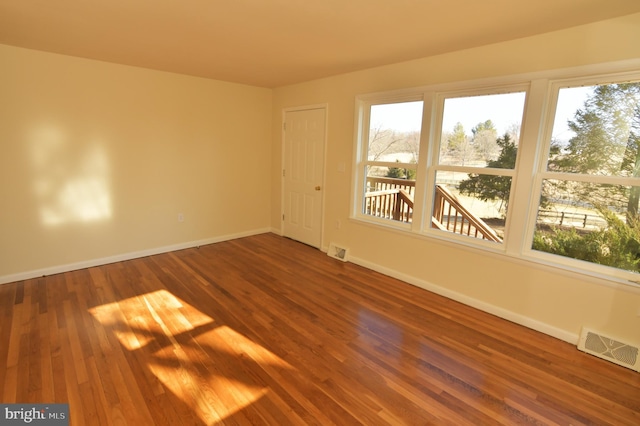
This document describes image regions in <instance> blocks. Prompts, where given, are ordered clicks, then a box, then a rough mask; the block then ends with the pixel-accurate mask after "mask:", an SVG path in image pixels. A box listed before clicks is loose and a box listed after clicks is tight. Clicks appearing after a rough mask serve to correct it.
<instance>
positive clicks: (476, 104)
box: [352, 62, 640, 285]
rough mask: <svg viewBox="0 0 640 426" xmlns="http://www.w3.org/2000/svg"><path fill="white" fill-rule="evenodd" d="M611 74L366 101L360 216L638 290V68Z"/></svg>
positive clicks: (360, 109) (507, 81)
mask: <svg viewBox="0 0 640 426" xmlns="http://www.w3.org/2000/svg"><path fill="white" fill-rule="evenodd" d="M639 64H640V62H639ZM627 68H628V66H627ZM598 69H599V70H602V68H598ZM611 69H612V70H613V71H615V70H614V66H613V65H612V66H611ZM587 71H588V70H587ZM613 71H612V73H611V74H608V75H604V74H602V75H597V76H589V75H588V74H587V73H586V72H585V71H584V69H583V70H577V71H576V70H565V71H561V72H560V71H559V72H558V73H557V74H559V75H553V73H551V72H549V73H537V74H535V75H530V76H528V77H526V78H525V77H521V76H513V77H505V78H501V79H496V80H492V81H488V80H484V81H479V82H467V83H460V84H445V85H438V86H431V87H426V88H421V89H420V88H419V89H415V90H411V89H409V90H404V91H402V92H398V93H385V94H373V95H363V96H359V97H358V98H357V100H356V109H357V113H358V118H359V119H358V123H357V129H356V156H355V158H356V167H355V170H356V179H355V182H356V186H355V192H354V197H353V210H352V211H353V217H354V218H356V219H358V220H362V221H366V222H369V223H374V224H378V225H385V226H387V227H391V228H395V229H398V230H402V231H403V232H411V233H413V234H417V235H421V236H423V237H425V238H440V239H447V240H450V241H452V242H456V243H460V244H464V245H467V246H472V247H476V248H479V249H483V250H489V251H492V252H494V253H501V254H503V255H506V256H514V257H518V258H520V259H526V260H530V261H535V262H540V263H544V264H551V265H554V266H558V267H562V268H566V269H569V270H572V271H578V272H581V273H586V274H592V275H597V276H599V277H607V278H609V279H612V280H617V281H621V282H624V283H627V284H629V283H631V284H633V285H640V275H638V274H639V273H640V215H639V207H640V206H639V204H640V72H638V71H632V72H628V71H627V72H621V73H618V74H613ZM569 73H571V74H572V75H571V79H568V78H565V76H568V75H569ZM575 76H580V77H575Z"/></svg>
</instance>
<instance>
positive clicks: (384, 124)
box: [361, 101, 422, 223]
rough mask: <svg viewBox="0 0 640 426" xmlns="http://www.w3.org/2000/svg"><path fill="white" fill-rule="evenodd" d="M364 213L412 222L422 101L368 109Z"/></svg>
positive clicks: (364, 164) (389, 104)
mask: <svg viewBox="0 0 640 426" xmlns="http://www.w3.org/2000/svg"><path fill="white" fill-rule="evenodd" d="M368 112H369V120H368V121H369V125H368V128H367V132H366V133H367V136H366V139H367V151H366V152H367V157H366V160H365V161H363V167H364V176H366V178H365V182H364V195H363V199H362V210H361V211H362V213H363V214H365V215H369V216H373V217H378V218H382V219H387V220H394V221H399V222H405V223H406V222H411V220H412V218H413V197H414V194H415V183H416V175H417V164H418V156H419V151H420V128H421V125H422V101H408V102H395V103H385V104H374V105H370V106H369V110H368Z"/></svg>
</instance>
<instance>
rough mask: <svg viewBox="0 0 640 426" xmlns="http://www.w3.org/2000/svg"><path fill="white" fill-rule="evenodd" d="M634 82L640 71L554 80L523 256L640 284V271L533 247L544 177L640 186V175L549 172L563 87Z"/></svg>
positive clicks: (550, 91)
mask: <svg viewBox="0 0 640 426" xmlns="http://www.w3.org/2000/svg"><path fill="white" fill-rule="evenodd" d="M630 81H637V82H640V71H637V72H625V73H611V74H600V75H589V76H579V77H574V78H563V79H554V80H550V81H549V84H548V94H547V96H548V108H547V111H546V114H545V117H544V130H543V131H542V132H541V133H542V139H541V142H542V143H541V144H540V147H539V153H538V161H537V164H536V169H535V170H534V173H535V174H534V184H533V190H532V191H531V199H530V205H531V210H530V212H529V217H530V220H529V224H528V226H527V229H526V233H525V236H524V241H528V246H525V247H523V256H525V257H527V258H530V259H532V260H536V261H541V262H543V263H547V264H554V265H558V266H560V267H562V268H564V269H568V270H574V271H579V272H587V273H588V274H589V275H594V276H598V277H605V278H608V279H611V278H613V279H615V280H619V281H622V282H627V283H631V284H632V285H640V274H637V273H633V272H631V271H626V270H624V269H619V268H614V267H610V266H604V265H599V264H596V263H592V262H588V261H583V260H580V259H574V258H570V257H565V256H560V255H556V254H553V253H547V252H543V251H539V250H534V249H533V248H532V244H533V235H534V233H535V230H536V218H537V214H538V209H539V207H540V201H539V200H540V196H541V195H542V183H543V181H544V180H552V179H553V180H562V181H570V182H586V183H594V184H613V185H629V186H639V185H640V178H633V177H622V176H606V175H587V174H584V173H568V172H555V171H549V170H548V168H547V164H548V160H549V152H550V150H551V142H552V138H553V126H554V121H555V115H556V110H557V106H558V98H559V95H560V90H561V89H564V88H572V87H585V86H597V85H606V84H616V83H625V82H630Z"/></svg>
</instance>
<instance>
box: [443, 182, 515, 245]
mask: <svg viewBox="0 0 640 426" xmlns="http://www.w3.org/2000/svg"><path fill="white" fill-rule="evenodd" d="M431 225H432V226H433V227H434V228H438V229H442V230H446V231H451V232H455V233H457V234H462V235H468V236H470V237H475V238H481V239H483V240H489V241H494V242H496V243H501V242H502V238H500V237H499V236H498V234H496V231H494V230H493V228H491V227H490V226H489V225H487V224H486V223H485V222H484V221H483V220H482V219H480V218H479V217H477V216H476V215H474V214H473V213H471V212H470V211H469V210H467V209H466V207H464V206H463V205H462V204H461V203H460V201H459V200H458V199H457V198H456V196H455V195H453V194H452V193H451V192H449V190H448V189H447V188H445V187H444V186H441V185H436V196H435V200H434V208H433V216H432V217H431Z"/></svg>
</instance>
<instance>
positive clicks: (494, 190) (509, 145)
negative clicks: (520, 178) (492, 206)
mask: <svg viewBox="0 0 640 426" xmlns="http://www.w3.org/2000/svg"><path fill="white" fill-rule="evenodd" d="M496 144H497V145H498V147H500V154H499V155H498V158H497V159H495V160H493V161H489V162H487V167H489V168H494V169H513V168H514V167H515V165H516V156H517V154H518V147H517V146H516V144H515V142H514V141H513V140H512V139H511V137H510V136H509V135H508V134H505V135H504V136H503V137H502V138H498V139H496ZM460 193H462V194H468V195H474V196H477V197H478V198H479V199H481V200H482V201H494V200H500V201H501V205H500V209H501V210H502V209H503V208H504V209H506V207H507V204H508V203H509V195H510V193H511V178H510V177H508V176H495V175H483V174H477V173H472V174H469V178H468V179H465V180H463V181H462V182H460Z"/></svg>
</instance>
